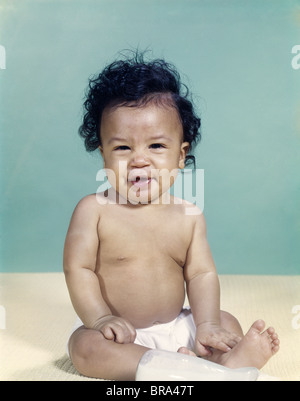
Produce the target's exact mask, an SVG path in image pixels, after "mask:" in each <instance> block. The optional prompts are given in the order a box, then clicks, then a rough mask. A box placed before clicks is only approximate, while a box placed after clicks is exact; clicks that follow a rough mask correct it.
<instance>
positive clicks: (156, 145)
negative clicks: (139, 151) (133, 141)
mask: <svg viewBox="0 0 300 401" xmlns="http://www.w3.org/2000/svg"><path fill="white" fill-rule="evenodd" d="M164 147H165V146H164V145H163V144H162V143H153V144H152V145H150V148H152V149H162V148H164Z"/></svg>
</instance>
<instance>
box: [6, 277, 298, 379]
mask: <svg viewBox="0 0 300 401" xmlns="http://www.w3.org/2000/svg"><path fill="white" fill-rule="evenodd" d="M220 279H221V287H222V308H223V309H224V310H227V311H229V312H231V313H233V314H234V315H235V316H236V317H237V318H238V319H239V321H240V322H241V324H242V327H243V329H244V330H247V329H248V327H249V326H250V325H251V324H252V322H253V321H254V320H256V319H258V318H262V319H265V320H266V322H267V324H268V325H273V326H274V327H275V328H276V330H277V331H278V333H279V336H280V339H281V350H280V352H279V353H278V354H277V355H276V356H275V357H274V358H273V359H271V361H270V362H269V363H268V364H267V365H266V367H265V368H264V369H263V372H264V373H266V374H267V375H271V376H275V377H278V378H280V379H282V380H294V381H296V380H297V381H298V380H300V341H299V340H300V327H298V326H299V325H300V276H293V277H291V276H221V277H220ZM297 305H299V307H297ZM297 315H298V317H297ZM74 319H75V314H74V312H73V309H72V306H71V304H70V301H69V296H68V293H67V289H66V286H65V282H64V276H63V274H61V273H44V274H43V273H41V274H0V380H15V381H19V380H24V381H39V380H54V381H73V380H92V379H88V378H85V377H82V376H80V375H79V374H78V373H77V372H76V371H75V369H74V368H73V366H72V364H71V362H70V360H69V359H68V357H67V356H66V354H65V343H66V339H67V337H68V334H69V332H70V329H71V328H72V325H73V323H74ZM4 323H5V326H6V327H5V328H4Z"/></svg>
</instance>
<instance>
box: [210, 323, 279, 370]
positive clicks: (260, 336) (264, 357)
mask: <svg viewBox="0 0 300 401" xmlns="http://www.w3.org/2000/svg"><path fill="white" fill-rule="evenodd" d="M264 328H265V322H264V321H263V320H257V321H256V322H255V323H253V325H252V326H251V327H250V330H249V331H248V333H247V334H246V335H245V337H244V338H243V339H242V340H241V341H240V342H239V343H238V344H237V345H236V346H235V347H234V348H232V349H231V351H229V352H227V353H224V354H222V355H221V356H220V361H218V362H217V363H219V364H221V365H224V366H226V367H228V368H232V369H236V368H242V367H248V366H251V367H255V368H257V369H261V368H262V367H263V366H264V365H265V364H266V363H267V362H268V360H269V359H270V358H271V357H272V356H273V355H274V354H276V352H277V351H278V350H279V339H278V335H277V334H276V333H275V330H274V329H273V328H272V327H269V328H268V329H267V330H265V331H264V332H262V331H263V330H264Z"/></svg>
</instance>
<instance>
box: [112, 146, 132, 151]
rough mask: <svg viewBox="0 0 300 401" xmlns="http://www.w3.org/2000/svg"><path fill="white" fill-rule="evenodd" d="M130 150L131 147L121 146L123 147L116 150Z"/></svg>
mask: <svg viewBox="0 0 300 401" xmlns="http://www.w3.org/2000/svg"><path fill="white" fill-rule="evenodd" d="M128 149H130V147H129V146H126V145H121V146H117V147H116V148H115V149H114V150H128Z"/></svg>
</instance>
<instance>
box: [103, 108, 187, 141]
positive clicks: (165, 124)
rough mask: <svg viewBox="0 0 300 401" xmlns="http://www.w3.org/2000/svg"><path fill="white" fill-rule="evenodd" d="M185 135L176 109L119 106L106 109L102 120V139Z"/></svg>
mask: <svg viewBox="0 0 300 401" xmlns="http://www.w3.org/2000/svg"><path fill="white" fill-rule="evenodd" d="M153 133H156V134H159V133H161V134H165V135H172V136H174V135H180V136H182V135H183V129H182V124H181V120H180V117H179V114H178V111H177V110H176V108H175V107H172V106H165V105H156V104H151V103H150V104H147V105H144V106H139V107H133V106H118V107H107V108H106V109H104V111H103V114H102V119H101V126H100V134H101V138H102V139H104V138H105V137H106V138H107V137H109V136H111V135H116V134H119V135H120V134H124V135H126V136H128V135H131V136H134V135H138V134H139V135H143V136H145V135H147V134H151V135H152V134H153Z"/></svg>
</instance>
